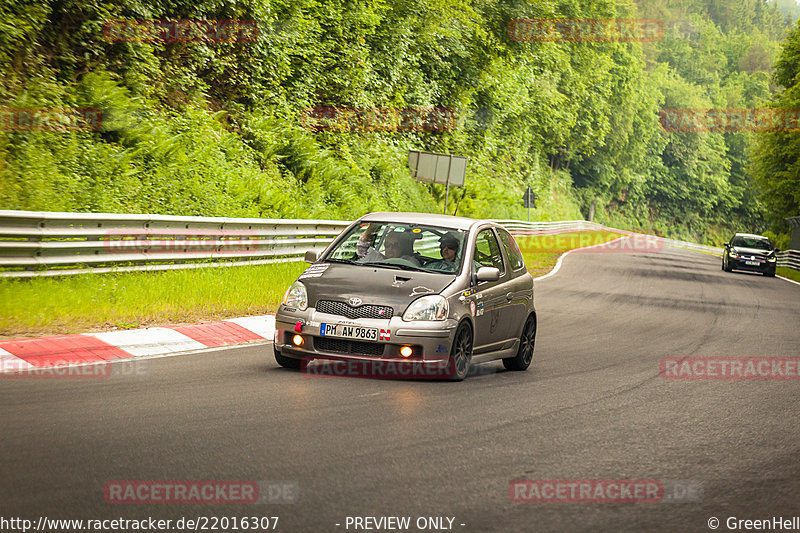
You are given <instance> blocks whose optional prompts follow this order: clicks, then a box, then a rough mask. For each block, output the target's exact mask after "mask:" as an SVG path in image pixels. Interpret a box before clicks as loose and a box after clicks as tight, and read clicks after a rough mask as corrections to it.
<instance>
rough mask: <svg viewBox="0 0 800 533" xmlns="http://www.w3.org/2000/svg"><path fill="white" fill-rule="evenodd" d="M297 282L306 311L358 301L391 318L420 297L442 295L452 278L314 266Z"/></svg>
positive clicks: (339, 265)
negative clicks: (323, 303) (390, 312)
mask: <svg viewBox="0 0 800 533" xmlns="http://www.w3.org/2000/svg"><path fill="white" fill-rule="evenodd" d="M298 279H299V281H301V282H302V283H303V284H304V285H305V286H306V290H307V292H308V305H309V306H310V307H316V305H317V301H318V300H336V301H340V302H347V301H348V299H349V298H361V300H362V303H363V304H373V305H389V306H392V308H393V309H394V312H395V314H401V313H403V312H404V311H405V309H406V307H408V304H409V303H411V302H412V301H413V300H416V299H417V298H419V297H420V296H424V295H426V294H438V293H440V292H442V290H443V289H444V288H445V287H447V286H448V285H450V284H451V283H452V282H453V280H454V279H455V275H452V274H438V273H431V272H416V271H412V270H395V269H390V268H379V267H372V266H357V265H344V264H338V263H316V264H314V265H312V266H310V267H309V268H308V269H307V270H306V272H304V273H303V274H301V275H300V277H299V278H298Z"/></svg>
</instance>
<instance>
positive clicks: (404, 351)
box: [400, 346, 414, 357]
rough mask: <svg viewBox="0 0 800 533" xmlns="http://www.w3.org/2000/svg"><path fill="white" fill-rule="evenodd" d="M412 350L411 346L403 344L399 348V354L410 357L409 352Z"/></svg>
mask: <svg viewBox="0 0 800 533" xmlns="http://www.w3.org/2000/svg"><path fill="white" fill-rule="evenodd" d="M413 352H414V350H412V349H411V346H403V347H402V348H400V355H402V356H403V357H411V354H412V353H413Z"/></svg>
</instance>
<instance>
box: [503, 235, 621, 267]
mask: <svg viewBox="0 0 800 533" xmlns="http://www.w3.org/2000/svg"><path fill="white" fill-rule="evenodd" d="M619 237H624V235H621V234H619V233H614V232H611V231H575V232H569V233H559V234H557V235H531V236H527V237H523V236H517V237H515V239H516V241H517V244H519V248H520V250H521V251H522V256H523V257H524V258H525V265H526V266H527V267H528V272H530V273H531V274H533V277H537V276H543V275H544V274H547V273H548V272H550V271H551V270H553V267H555V266H556V262H557V261H558V258H559V257H560V256H561V254H563V253H564V252H568V251H569V250H573V249H575V248H583V247H584V246H592V245H594V244H602V243H604V242H608V241H613V240H614V239H616V238H619Z"/></svg>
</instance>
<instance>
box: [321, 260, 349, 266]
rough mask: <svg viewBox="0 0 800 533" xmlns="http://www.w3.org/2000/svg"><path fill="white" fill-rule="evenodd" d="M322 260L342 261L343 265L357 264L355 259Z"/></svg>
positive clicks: (329, 261) (327, 261) (326, 261)
mask: <svg viewBox="0 0 800 533" xmlns="http://www.w3.org/2000/svg"><path fill="white" fill-rule="evenodd" d="M323 262H324V263H343V264H345V265H355V264H357V263H356V262H355V261H351V260H350V259H326V260H325V261H323Z"/></svg>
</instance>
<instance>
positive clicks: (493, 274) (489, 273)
mask: <svg viewBox="0 0 800 533" xmlns="http://www.w3.org/2000/svg"><path fill="white" fill-rule="evenodd" d="M475 277H476V278H477V280H478V283H480V282H481V281H497V280H498V279H500V269H499V268H495V267H480V268H479V269H478V272H477V273H476V274H475Z"/></svg>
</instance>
